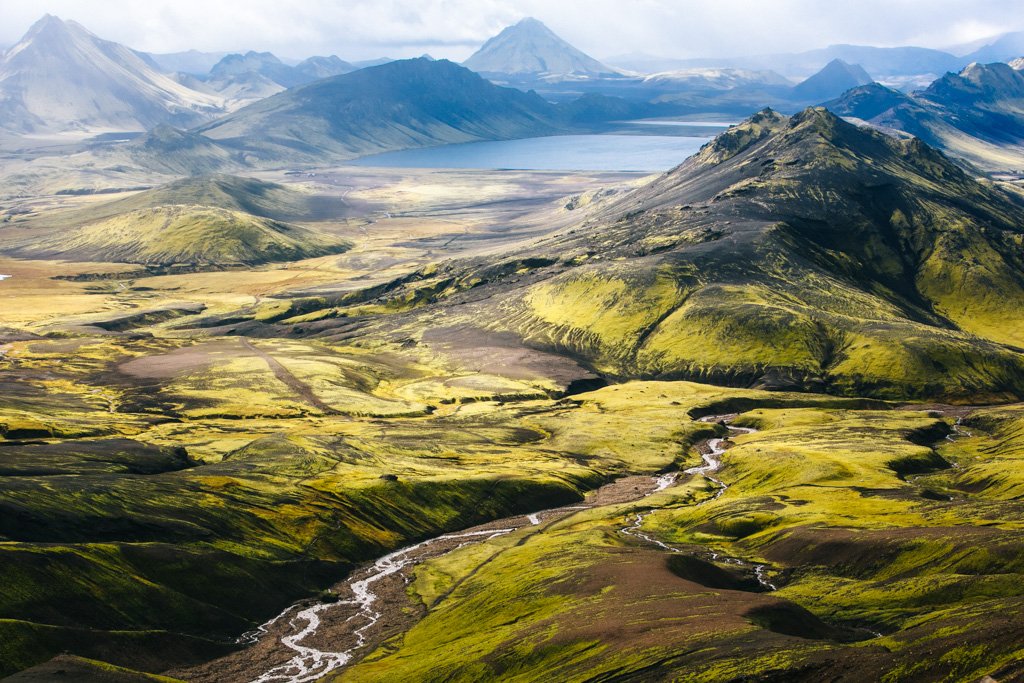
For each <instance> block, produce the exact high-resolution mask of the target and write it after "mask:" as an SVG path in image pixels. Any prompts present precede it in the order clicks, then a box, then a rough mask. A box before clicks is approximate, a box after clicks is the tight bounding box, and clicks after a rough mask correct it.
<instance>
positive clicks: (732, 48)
mask: <svg viewBox="0 0 1024 683" xmlns="http://www.w3.org/2000/svg"><path fill="white" fill-rule="evenodd" d="M43 12H49V13H51V14H56V15H58V16H60V17H62V18H65V19H75V20H77V21H79V22H80V23H82V24H83V25H85V26H86V27H87V28H89V29H90V30H92V31H93V32H94V33H96V34H98V35H100V36H102V37H105V38H108V39H110V40H116V41H118V42H122V43H125V44H127V45H130V46H131V47H135V48H137V49H142V50H148V51H152V52H172V51H178V50H185V49H189V48H196V49H200V50H207V51H238V50H249V49H257V50H271V51H273V52H275V53H278V54H281V55H284V56H292V57H305V56H308V55H310V54H329V53H336V54H338V55H340V56H342V57H344V58H348V59H361V58H368V57H375V56H381V55H385V54H387V55H390V56H394V57H403V56H411V55H416V54H420V53H421V52H423V51H426V50H430V51H431V52H432V53H433V54H434V56H437V57H449V58H454V59H463V58H465V57H466V56H468V55H469V54H470V53H471V52H472V51H473V50H474V49H475V48H476V47H477V46H478V45H479V44H480V43H482V42H483V41H484V40H486V39H487V38H488V37H490V36H491V35H493V34H495V33H496V32H498V31H499V30H501V28H502V27H504V26H506V25H508V24H509V23H512V22H514V21H516V20H518V19H520V18H522V17H524V16H536V17H538V18H539V19H541V20H542V21H544V22H546V23H547V24H548V25H549V26H551V28H552V29H554V30H555V31H556V32H557V33H559V34H560V35H562V36H563V37H565V38H566V39H567V40H569V41H570V42H572V43H574V44H576V45H577V46H578V47H580V48H581V49H583V50H585V51H587V52H590V53H592V54H594V55H596V56H599V57H600V56H607V55H611V54H617V53H625V52H635V51H642V52H647V53H654V54H660V55H664V56H680V57H693V56H726V55H740V54H752V53H766V52H777V51H793V50H800V49H811V48H816V47H822V46H824V45H828V44H832V43H858V44H873V45H901V44H920V45H925V46H931V47H942V46H946V45H951V44H955V43H959V42H966V41H969V40H973V39H976V38H980V37H983V36H985V35H989V34H992V33H997V32H1001V31H1007V30H1021V29H1024V13H1021V12H1020V3H1019V2H1018V1H1017V0H857V1H855V2H821V1H820V0H771V1H770V2H765V1H764V0H728V1H723V0H559V1H558V2H552V1H551V0H293V1H292V2H287V3H286V2H280V0H149V1H148V2H138V1H137V0H105V2H102V3H99V2H93V1H91V0H2V6H0V43H6V44H10V43H13V42H15V41H16V40H17V39H18V38H19V37H20V36H21V34H22V33H24V31H25V29H27V28H28V26H29V25H31V23H32V22H33V21H35V20H36V19H38V18H39V16H40V15H41V14H42V13H43Z"/></svg>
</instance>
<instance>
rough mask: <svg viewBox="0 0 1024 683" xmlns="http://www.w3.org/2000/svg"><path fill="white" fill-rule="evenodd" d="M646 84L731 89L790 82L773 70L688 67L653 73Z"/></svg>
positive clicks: (646, 78) (783, 84)
mask: <svg viewBox="0 0 1024 683" xmlns="http://www.w3.org/2000/svg"><path fill="white" fill-rule="evenodd" d="M644 83H645V84H646V85H667V84H673V85H677V86H686V87H688V88H693V89H699V90H733V89H736V88H752V87H758V86H784V87H789V86H791V85H792V83H791V82H790V81H789V80H788V79H786V78H785V77H784V76H780V75H779V74H777V73H775V72H774V71H749V70H747V69H711V68H704V69H698V68H690V69H678V70H675V71H664V72H661V73H654V74H651V75H650V76H647V77H645V78H644Z"/></svg>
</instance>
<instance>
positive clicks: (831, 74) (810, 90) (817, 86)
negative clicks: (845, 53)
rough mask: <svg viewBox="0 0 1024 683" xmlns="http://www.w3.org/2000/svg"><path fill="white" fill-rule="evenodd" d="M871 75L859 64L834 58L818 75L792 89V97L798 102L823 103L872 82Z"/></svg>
mask: <svg viewBox="0 0 1024 683" xmlns="http://www.w3.org/2000/svg"><path fill="white" fill-rule="evenodd" d="M873 81H874V79H873V78H871V75H870V74H868V72H867V71H865V70H864V69H863V67H861V66H860V65H859V64H849V63H847V62H844V61H843V60H842V59H839V58H836V59H833V60H832V61H830V62H829V63H828V64H826V65H825V66H824V68H822V69H821V71H819V72H818V73H816V74H814V75H813V76H811V77H810V78H808V79H807V80H805V81H803V82H802V83H800V84H799V85H797V86H795V87H794V88H793V95H794V96H795V97H796V98H797V99H800V100H803V101H810V102H824V101H825V100H829V99H832V98H833V97H838V96H839V95H841V94H842V93H844V92H846V91H847V90H849V89H850V88H856V87H857V86H859V85H867V84H868V83H871V82H873Z"/></svg>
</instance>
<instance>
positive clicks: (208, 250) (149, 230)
mask: <svg viewBox="0 0 1024 683" xmlns="http://www.w3.org/2000/svg"><path fill="white" fill-rule="evenodd" d="M347 248H348V243H347V242H345V241H343V240H339V239H335V238H332V237H330V236H328V235H325V234H322V233H319V232H316V231H313V230H310V229H308V228H303V227H299V226H297V225H292V224H290V223H284V222H281V221H275V220H273V219H270V218H263V217H260V216H254V215H252V214H248V213H244V212H242V211H233V210H230V209H222V208H217V207H210V206H194V205H172V206H158V207H155V208H151V209H138V210H135V211H129V212H127V213H123V214H119V215H117V216H113V217H111V218H107V219H105V220H101V221H99V222H96V223H92V224H89V225H86V226H83V227H81V228H78V229H76V230H73V231H71V232H70V233H68V234H65V235H59V236H53V237H50V238H48V239H46V240H43V241H40V242H37V243H35V244H33V245H31V246H26V247H23V248H21V249H19V250H18V251H17V253H19V254H23V255H32V256H45V257H47V258H63V259H67V260H78V261H105V262H125V263H142V264H146V265H158V266H170V265H177V264H195V265H229V264H258V263H267V262H274V261H296V260H299V259H304V258H312V257H314V256H324V255H326V254H332V253H338V252H342V251H344V250H345V249H347Z"/></svg>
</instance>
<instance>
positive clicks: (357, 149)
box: [197, 58, 560, 161]
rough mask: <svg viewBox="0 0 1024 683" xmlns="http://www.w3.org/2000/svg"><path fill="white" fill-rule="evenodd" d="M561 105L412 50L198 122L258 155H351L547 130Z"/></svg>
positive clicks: (553, 129) (264, 157)
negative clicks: (401, 56)
mask: <svg viewBox="0 0 1024 683" xmlns="http://www.w3.org/2000/svg"><path fill="white" fill-rule="evenodd" d="M558 116H559V114H558V111H557V110H556V109H555V107H553V106H552V105H550V104H549V103H547V102H546V101H544V100H543V99H542V98H540V97H539V96H538V95H536V94H533V93H524V92H521V91H519V90H515V89H511V88H501V87H498V86H496V85H493V84H492V83H489V82H488V81H486V80H484V79H483V78H481V77H480V76H478V75H476V74H474V73H473V72H471V71H469V70H468V69H464V68H462V67H460V66H458V65H456V64H452V63H451V62H448V61H446V60H439V61H432V60H428V59H423V58H420V59H409V60H401V61H396V62H389V63H387V64H384V65H381V66H377V67H370V68H366V69H361V70H359V71H354V72H352V73H349V74H344V75H341V76H335V77H333V78H327V79H323V80H320V81H316V82H314V83H311V84H309V85H306V86H302V87H299V88H294V89H292V90H289V91H287V92H283V93H280V94H279V95H275V96H274V97H271V98H268V99H266V100H263V101H260V102H257V103H255V104H252V105H250V106H248V107H245V108H243V109H241V110H239V111H237V112H235V113H234V114H231V115H229V116H227V117H224V118H222V119H220V120H218V121H215V122H213V123H211V124H209V125H206V126H203V127H201V128H199V129H198V131H197V132H199V133H202V134H203V135H205V136H207V137H209V138H212V139H214V140H217V141H220V142H221V143H222V144H223V145H224V146H226V147H230V148H234V149H239V150H244V151H245V152H246V153H247V154H249V155H251V156H252V157H253V158H254V159H256V160H257V161H266V160H274V159H287V160H290V161H295V160H302V159H323V158H324V157H325V156H328V155H329V156H332V157H334V158H341V159H346V158H353V157H356V156H360V155H363V154H372V153H375V152H381V151H387V150H392V149H406V148H412V147H426V146H431V145H440V144H447V143H452V142H471V141H475V140H496V139H509V138H516V137H528V136H533V135H545V134H551V133H554V132H557V131H558V130H560V127H559V123H558Z"/></svg>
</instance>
